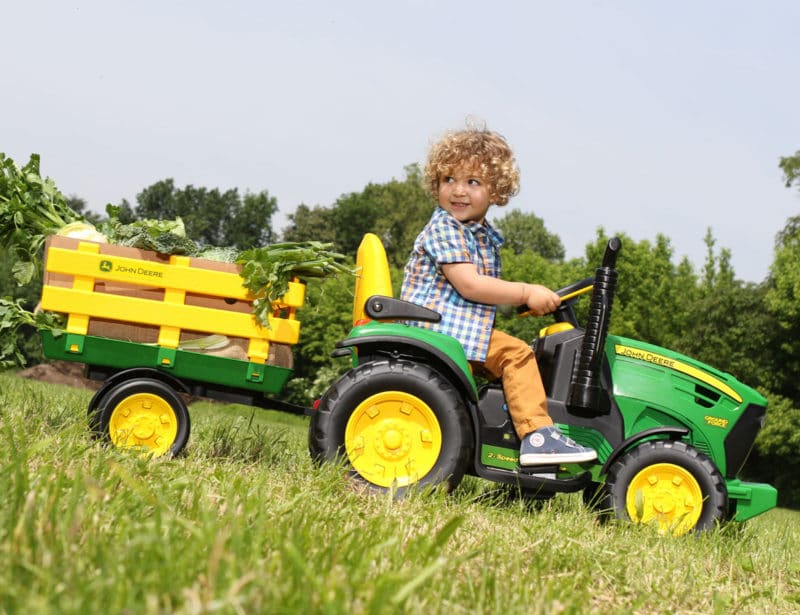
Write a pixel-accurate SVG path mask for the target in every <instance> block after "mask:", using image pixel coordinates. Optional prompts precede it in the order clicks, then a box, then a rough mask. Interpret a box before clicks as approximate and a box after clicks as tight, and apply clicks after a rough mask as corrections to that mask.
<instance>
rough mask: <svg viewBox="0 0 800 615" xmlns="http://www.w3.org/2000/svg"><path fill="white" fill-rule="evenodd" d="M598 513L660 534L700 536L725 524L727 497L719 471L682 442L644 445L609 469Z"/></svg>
mask: <svg viewBox="0 0 800 615" xmlns="http://www.w3.org/2000/svg"><path fill="white" fill-rule="evenodd" d="M604 491H605V495H606V497H605V499H604V501H603V503H602V506H599V507H602V508H607V509H610V510H612V511H613V512H614V514H615V515H616V516H617V517H618V518H620V519H628V520H632V521H634V522H636V523H648V522H650V521H655V522H657V523H658V525H659V530H660V531H661V532H663V533H671V534H674V535H676V536H677V535H680V534H685V533H687V532H691V531H702V530H707V529H710V528H712V527H714V526H715V525H716V524H717V523H718V522H719V521H722V520H723V519H725V517H726V514H727V510H728V492H727V489H726V487H725V481H724V479H723V478H722V475H721V474H720V473H719V470H717V467H716V466H715V465H714V463H713V462H712V461H711V459H709V458H708V457H707V456H706V455H704V454H703V453H701V452H700V451H698V450H697V449H695V448H694V447H692V446H689V445H687V444H685V443H684V442H678V441H673V440H658V441H653V442H645V443H643V444H640V445H639V446H637V447H636V448H634V449H632V450H631V451H629V452H627V453H626V454H625V455H623V456H622V457H621V458H620V459H618V460H617V461H616V462H615V463H614V464H613V465H612V466H611V468H610V469H609V471H608V478H607V480H606V484H605V488H604Z"/></svg>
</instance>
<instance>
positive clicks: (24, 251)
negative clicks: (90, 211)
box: [0, 153, 84, 286]
mask: <svg viewBox="0 0 800 615" xmlns="http://www.w3.org/2000/svg"><path fill="white" fill-rule="evenodd" d="M83 220H84V218H83V216H81V215H79V214H77V213H76V212H74V211H73V210H72V209H71V208H70V207H69V206H68V205H67V203H66V201H65V199H64V195H62V194H61V192H59V190H58V188H56V185H55V183H54V182H53V180H51V179H50V178H49V177H48V178H46V179H42V177H41V175H40V174H39V155H38V154H31V157H30V160H29V161H28V164H26V165H25V166H24V167H22V168H21V169H20V168H19V167H18V166H17V165H16V163H15V162H14V161H13V160H12V159H11V158H9V157H7V156H6V155H5V154H4V153H0V242H1V243H2V245H4V246H6V247H8V248H9V250H10V253H12V254H13V256H14V257H15V259H16V263H15V264H14V269H13V271H14V279H15V280H16V281H17V284H19V285H20V286H23V285H25V284H28V283H29V282H31V281H32V280H33V279H34V278H35V277H36V276H37V275H38V273H39V272H41V270H42V267H41V259H42V247H43V245H44V241H45V239H46V238H47V236H48V235H52V234H54V233H56V232H58V230H59V229H60V228H62V227H64V226H66V225H67V224H69V223H71V222H77V221H83Z"/></svg>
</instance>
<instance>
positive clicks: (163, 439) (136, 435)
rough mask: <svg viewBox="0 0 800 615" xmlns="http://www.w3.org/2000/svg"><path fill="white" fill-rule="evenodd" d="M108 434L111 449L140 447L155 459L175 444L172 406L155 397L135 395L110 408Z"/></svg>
mask: <svg viewBox="0 0 800 615" xmlns="http://www.w3.org/2000/svg"><path fill="white" fill-rule="evenodd" d="M108 431H109V436H110V437H111V441H112V442H113V443H114V446H118V447H120V448H126V447H141V448H144V449H147V450H148V451H149V452H150V453H152V454H153V455H154V456H158V455H163V454H164V453H166V452H167V451H169V449H170V447H171V446H172V444H173V442H175V437H176V436H177V434H178V418H177V416H176V415H175V411H174V410H173V409H172V406H170V405H169V403H167V401H166V400H164V399H163V398H161V397H159V396H158V395H153V394H152V393H136V394H134V395H130V396H129V397H126V398H125V399H123V400H122V401H121V402H120V403H118V404H117V406H116V407H115V408H114V410H113V412H112V413H111V419H110V420H109V422H108Z"/></svg>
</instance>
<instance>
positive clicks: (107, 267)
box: [100, 261, 114, 271]
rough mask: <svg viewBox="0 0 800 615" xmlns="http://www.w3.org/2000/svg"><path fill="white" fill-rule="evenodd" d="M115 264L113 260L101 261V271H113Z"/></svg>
mask: <svg viewBox="0 0 800 615" xmlns="http://www.w3.org/2000/svg"><path fill="white" fill-rule="evenodd" d="M113 268H114V265H113V263H112V262H111V261H100V271H111V269H113Z"/></svg>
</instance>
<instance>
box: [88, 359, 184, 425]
mask: <svg viewBox="0 0 800 615" xmlns="http://www.w3.org/2000/svg"><path fill="white" fill-rule="evenodd" d="M136 378H150V379H152V380H158V381H160V382H163V383H164V384H166V385H168V386H171V387H172V388H173V389H175V390H176V391H177V392H178V393H186V394H187V395H189V394H191V391H190V390H189V388H188V387H187V386H186V385H185V384H184V383H183V382H182V381H181V380H179V379H178V378H175V376H173V375H171V374H167V373H165V372H162V371H160V370H157V369H154V368H152V367H132V368H130V369H124V370H122V371H121V372H117V373H115V374H113V375H111V376H109V377H108V378H106V380H105V381H103V384H102V385H101V386H100V388H99V389H97V391H96V392H95V394H94V395H93V396H92V399H91V400H90V401H89V406H88V412H89V414H91V413H92V412H93V411H94V410H95V409H97V406H98V405H99V404H100V400H101V399H103V397H104V396H105V395H106V393H108V391H110V390H111V389H113V388H114V387H116V386H117V385H118V384H120V383H122V382H125V381H126V380H133V379H136Z"/></svg>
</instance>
